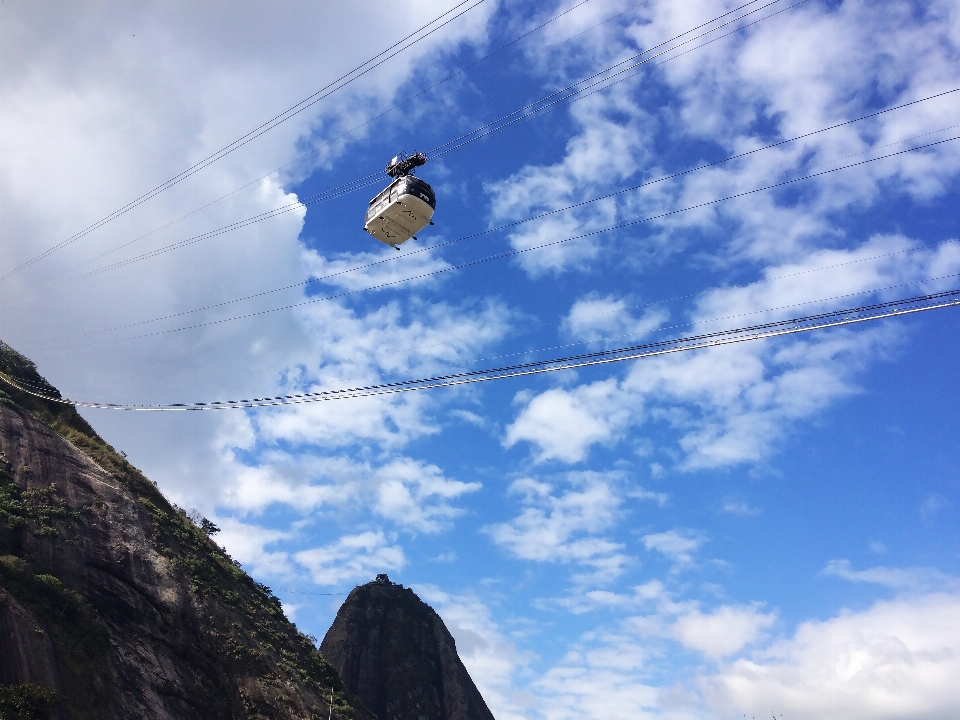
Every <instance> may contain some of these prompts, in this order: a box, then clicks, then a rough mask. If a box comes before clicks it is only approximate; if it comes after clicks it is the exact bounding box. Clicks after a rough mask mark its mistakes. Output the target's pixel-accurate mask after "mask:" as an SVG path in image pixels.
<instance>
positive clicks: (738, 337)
mask: <svg viewBox="0 0 960 720" xmlns="http://www.w3.org/2000/svg"><path fill="white" fill-rule="evenodd" d="M948 307H960V288H958V289H953V290H947V291H944V292H939V293H930V294H927V295H920V296H916V297H911V298H904V299H900V300H890V301H887V302H882V303H873V304H870V305H862V306H859V307H852V308H846V309H843V310H834V311H830V312H824V313H817V314H814V315H806V316H802V317H796V318H790V319H787V320H774V321H770V322H765V323H759V324H756V325H750V326H746V327H740V328H733V329H728V330H717V331H714V332H709V333H700V334H697V335H691V336H688V337H682V338H673V339H668V340H658V341H654V342H648V343H642V344H639V345H631V346H628V347H621V348H616V349H611V350H599V351H596V352H590V353H581V354H578V355H570V356H566V357H561V358H553V359H550V360H537V361H531V362H526V363H520V364H516V365H508V366H503V367H496V368H489V369H484V370H470V371H466V372H460V373H452V374H447V375H437V376H434V377H429V378H421V379H416V380H401V381H396V382H389V383H379V384H375V385H367V386H362V387H355V388H342V389H337V390H321V391H317V392H311V393H298V394H294V395H278V396H276V397H266V398H252V399H245V400H222V401H214V402H196V403H172V404H168V405H161V404H156V405H148V404H119V403H98V402H86V401H80V400H71V399H69V398H63V397H57V396H54V395H45V394H43V393H38V392H35V391H31V390H29V389H27V388H26V387H24V386H23V385H21V384H19V383H18V381H17V380H16V379H15V378H12V377H10V376H8V375H6V374H4V373H0V379H2V380H3V381H5V382H6V383H7V384H9V385H11V386H12V387H14V388H16V389H17V390H20V391H21V392H25V393H27V394H29V395H32V396H34V397H37V398H39V399H41V400H46V401H48V402H53V403H58V404H63V405H74V406H76V407H87V408H98V409H106V410H134V411H154V412H156V411H189V410H229V409H245V408H256V407H276V406H281V405H299V404H304V403H312V402H325V401H332V400H348V399H357V398H362V397H375V396H380V395H392V394H397V393H405V392H415V391H421V390H432V389H437V388H441V387H454V386H459V385H470V384H475V383H481V382H490V381H493V380H506V379H509V378H518V377H525V376H530V375H539V374H543V373H548V372H558V371H561V370H575V369H579V368H585V367H592V366H596V365H606V364H610V363H616V362H624V361H627V360H640V359H645V358H651V357H657V356H662V355H669V354H673V353H680V352H689V351H691V350H702V349H706V348H713V347H720V346H723V345H731V344H738V343H743V342H750V341H753V340H762V339H769V338H775V337H783V336H786V335H794V334H798V333H804V332H812V331H815V330H826V329H828V328H836V327H843V326H847V325H854V324H859V323H864V322H871V321H875V320H882V319H885V318H892V317H900V316H903V315H912V314H916V313H921V312H926V311H929V310H939V309H944V308H948Z"/></svg>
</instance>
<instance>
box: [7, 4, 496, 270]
mask: <svg viewBox="0 0 960 720" xmlns="http://www.w3.org/2000/svg"><path fill="white" fill-rule="evenodd" d="M485 1H486V0H475V1H474V0H462V1H461V2H460V3H458V4H457V5H455V6H454V7H452V8H451V9H450V10H447V11H446V12H445V13H443V14H441V15H439V16H438V17H436V18H434V19H433V20H431V21H430V22H428V23H427V24H425V25H423V26H421V27H420V28H418V29H417V30H415V31H414V32H412V33H410V34H409V35H407V36H406V37H404V38H402V39H401V40H398V41H397V42H395V43H394V44H393V45H391V46H390V47H388V48H386V49H385V50H382V51H381V52H379V53H378V54H377V55H374V56H373V57H372V58H370V59H369V60H367V61H366V62H364V63H362V64H361V65H359V66H357V67H356V68H354V69H353V70H351V71H350V72H348V73H346V74H344V75H342V76H340V77H339V78H337V79H336V80H334V81H333V82H332V83H329V84H328V85H325V86H324V87H322V88H320V89H319V90H317V91H316V92H315V93H313V94H311V95H309V96H307V97H306V98H304V99H303V100H301V101H300V102H298V103H297V104H295V105H293V106H291V107H289V108H287V109H286V110H284V111H283V112H282V113H279V114H278V115H275V116H274V117H272V118H271V119H270V120H268V121H267V122H265V123H262V124H261V125H259V126H258V127H256V128H254V129H253V130H251V131H250V132H248V133H246V134H245V135H243V136H241V137H239V138H237V139H236V140H234V141H233V142H231V143H229V144H228V145H225V146H224V147H222V148H220V149H219V150H217V151H216V152H214V153H211V154H210V155H208V156H206V157H205V158H203V159H202V160H199V161H198V162H196V163H194V164H193V165H191V166H190V167H188V168H187V169H186V170H184V171H182V172H180V173H178V174H177V175H175V176H173V177H172V178H170V179H169V180H167V181H165V182H163V183H161V184H160V185H158V186H156V187H155V188H153V189H152V190H149V191H148V192H146V193H144V194H143V195H141V196H140V197H138V198H136V199H134V200H132V201H130V202H129V203H127V204H126V205H123V206H122V207H120V208H118V209H117V210H114V211H113V212H112V213H110V214H109V215H106V216H105V217H103V218H101V219H100V220H98V221H97V222H95V223H93V224H92V225H89V226H87V227H86V228H84V229H83V230H81V231H80V232H78V233H76V234H74V235H71V236H70V237H69V238H67V239H66V240H64V241H62V242H60V243H58V244H56V245H54V246H53V247H51V248H48V249H47V250H45V251H43V252H42V253H40V254H39V255H36V256H34V257H33V258H31V259H30V260H27V261H26V262H23V263H21V264H20V265H18V266H17V267H15V268H13V269H12V270H10V271H8V272H7V273H5V274H4V275H2V276H0V279H5V278H7V277H9V276H10V275H13V274H14V273H16V272H19V271H20V270H22V269H24V268H26V267H29V266H30V265H33V264H34V263H36V262H38V261H40V260H42V259H44V258H46V257H48V256H49V255H51V254H53V253H55V252H57V251H58V250H61V249H62V248H64V247H66V246H67V245H70V244H71V243H73V242H76V241H77V240H79V239H80V238H82V237H85V236H86V235H88V234H90V233H91V232H93V231H94V230H97V229H98V228H100V227H103V226H104V225H106V224H107V223H109V222H111V221H112V220H115V219H116V218H118V217H120V216H121V215H124V214H125V213H127V212H129V211H130V210H133V209H134V208H136V207H138V206H140V205H142V204H143V203H145V202H147V201H148V200H150V199H151V198H153V197H156V196H157V195H159V194H160V193H162V192H164V191H165V190H168V189H169V188H171V187H173V186H174V185H176V184H178V183H180V182H182V181H183V180H185V179H187V178H188V177H190V176H191V175H194V174H196V173H197V172H199V171H200V170H203V169H204V168H205V167H207V166H209V165H212V164H213V163H215V162H217V161H218V160H221V159H223V158H224V157H226V156H227V155H229V154H231V153H232V152H234V151H236V150H238V149H240V148H241V147H243V146H244V145H246V144H247V143H249V142H252V141H253V140H255V139H256V138H258V137H260V136H261V135H263V134H264V133H267V132H269V131H270V130H272V129H274V128H275V127H277V126H278V125H280V124H281V123H284V122H286V121H287V120H289V119H290V118H292V117H295V116H296V115H299V114H300V113H302V112H303V111H304V110H306V109H307V108H309V107H311V106H313V105H315V104H316V103H318V102H320V101H321V100H323V99H325V98H327V97H329V96H330V95H332V94H333V93H335V92H337V91H338V90H341V89H342V88H344V87H346V86H347V85H349V84H350V83H352V82H354V81H355V80H358V79H359V78H361V77H363V76H364V75H366V74H367V73H368V72H370V71H371V70H374V69H375V68H377V67H379V66H380V65H382V64H383V63H385V62H387V61H388V60H390V59H391V58H393V57H396V56H397V55H399V54H400V53H402V52H403V51H405V50H408V49H409V48H411V47H412V46H413V45H415V44H416V43H418V42H420V41H421V40H424V39H425V38H427V37H429V36H430V35H432V34H433V33H435V32H436V31H437V30H440V29H441V28H443V27H445V26H446V25H448V24H449V23H451V22H453V21H454V20H456V19H457V18H459V17H461V16H462V15H464V14H466V13H468V12H469V11H470V10H473V9H474V8H476V7H478V6H479V5H481V4H482V3H484V2H485ZM470 2H473V3H474V4H473V5H471V6H470V7H468V8H466V9H465V10H462V11H461V12H459V13H458V14H456V15H454V16H453V17H451V18H449V19H447V20H446V21H444V22H443V23H441V24H440V25H437V26H436V27H434V28H432V29H431V30H429V31H427V32H425V33H424V31H425V30H426V29H427V28H429V27H430V26H431V25H434V24H435V23H437V22H439V21H440V20H441V19H442V18H444V17H446V16H447V15H449V14H450V13H452V12H454V11H456V10H457V9H459V8H460V7H462V6H463V5H466V4H468V3H470ZM420 33H424V34H423V35H421V36H420V37H418V38H416V39H414V40H413V41H412V42H410V43H409V44H407V45H406V46H404V47H400V46H401V45H403V43H405V42H407V40H410V39H411V38H414V37H415V36H416V35H420ZM398 47H399V49H398V50H395V48H398ZM391 50H395V51H394V52H393V53H392V54H389V55H387V53H390V51H391ZM374 61H377V62H374ZM351 76H352V77H351Z"/></svg>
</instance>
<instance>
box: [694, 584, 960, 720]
mask: <svg viewBox="0 0 960 720" xmlns="http://www.w3.org/2000/svg"><path fill="white" fill-rule="evenodd" d="M958 646H960V598H958V597H957V596H956V595H951V594H945V593H938V594H930V595H922V596H918V597H914V598H911V599H898V600H892V601H886V602H878V603H876V604H875V605H873V606H872V607H870V608H868V609H867V610H864V611H862V612H844V613H842V614H841V615H839V616H837V617H834V618H831V619H829V620H825V621H817V620H811V621H808V622H805V623H802V624H801V625H800V626H799V627H798V628H797V630H796V632H795V633H794V635H793V636H792V637H790V638H787V639H783V640H780V641H777V642H775V643H773V644H772V645H771V646H769V647H768V648H766V649H764V650H762V651H758V652H756V653H755V655H754V656H752V657H750V658H742V659H739V660H736V661H734V662H733V663H731V664H729V665H727V666H726V667H724V668H723V669H722V671H721V672H719V673H717V674H716V675H711V676H708V677H706V678H704V680H703V689H704V693H705V698H706V702H707V705H708V707H710V708H712V709H714V710H716V712H717V714H723V713H726V714H728V715H729V714H733V713H744V712H746V713H748V714H757V715H758V716H759V715H761V714H762V713H766V712H770V709H771V708H775V709H776V712H778V713H782V714H783V715H784V716H785V717H790V718H797V720H808V719H809V720H814V719H815V718H823V717H831V716H836V717H841V716H842V717H844V718H851V720H867V719H869V720H886V719H887V718H890V719H892V718H903V717H923V718H931V719H932V720H935V719H938V718H943V720H946V718H950V717H953V716H955V715H956V709H957V707H958V706H960V689H958V688H957V684H956V683H955V682H953V678H955V677H957V674H958V673H960V656H958V654H957V651H956V648H957V647H958Z"/></svg>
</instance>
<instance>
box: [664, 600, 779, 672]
mask: <svg viewBox="0 0 960 720" xmlns="http://www.w3.org/2000/svg"><path fill="white" fill-rule="evenodd" d="M776 619H777V615H776V613H766V614H765V613H761V612H759V610H758V608H757V607H756V606H746V607H733V606H729V605H724V606H722V607H719V608H717V609H716V610H714V611H713V612H711V613H706V614H704V613H701V612H700V611H699V610H694V611H693V612H690V613H686V614H685V615H681V616H680V617H678V618H677V619H676V620H675V621H674V623H673V625H672V626H671V627H670V630H669V632H670V635H671V636H672V637H673V638H674V639H676V640H678V641H679V642H680V643H682V644H683V645H684V647H688V648H691V649H693V650H698V651H699V652H701V653H703V654H704V655H705V656H707V657H709V658H714V659H719V658H722V657H726V656H727V655H732V654H733V653H735V652H738V651H739V650H741V649H742V648H743V647H744V646H746V645H748V644H750V643H753V642H756V641H757V640H758V639H759V638H760V637H761V636H762V633H763V631H764V630H766V629H767V628H769V627H770V626H771V625H773V623H774V622H776Z"/></svg>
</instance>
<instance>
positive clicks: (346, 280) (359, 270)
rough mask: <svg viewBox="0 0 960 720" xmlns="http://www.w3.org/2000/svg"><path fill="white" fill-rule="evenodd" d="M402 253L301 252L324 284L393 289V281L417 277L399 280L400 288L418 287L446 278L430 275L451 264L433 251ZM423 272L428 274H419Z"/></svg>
mask: <svg viewBox="0 0 960 720" xmlns="http://www.w3.org/2000/svg"><path fill="white" fill-rule="evenodd" d="M410 249H414V248H410ZM410 249H408V250H407V252H409V251H410ZM404 254H406V253H404ZM404 254H401V255H399V256H398V255H397V251H396V250H394V249H392V248H390V249H387V248H386V246H384V249H383V250H381V251H379V252H376V253H372V252H358V253H338V254H337V255H336V256H335V257H334V258H333V259H328V258H325V257H324V256H322V255H321V254H320V253H318V252H317V251H316V250H307V251H305V252H304V253H303V262H304V265H306V267H307V271H308V272H309V274H310V277H313V278H322V280H321V282H323V283H324V284H326V285H332V286H334V287H337V288H340V289H342V290H362V289H364V288H372V287H376V286H378V285H388V286H389V287H394V288H395V287H396V285H393V283H397V281H400V280H406V279H407V278H416V279H414V280H410V281H409V282H405V283H402V285H403V287H418V286H422V285H431V284H436V283H437V282H440V281H442V280H443V279H444V278H445V277H446V276H445V275H444V274H440V275H435V274H432V273H438V272H439V271H441V270H445V269H447V268H449V267H450V263H448V262H446V261H445V260H442V259H441V258H438V257H435V256H434V254H433V252H432V251H427V252H420V253H417V254H416V255H411V256H410V257H404ZM354 268H356V269H354ZM422 275H426V276H427V277H418V276H422ZM330 276H332V277H330Z"/></svg>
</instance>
